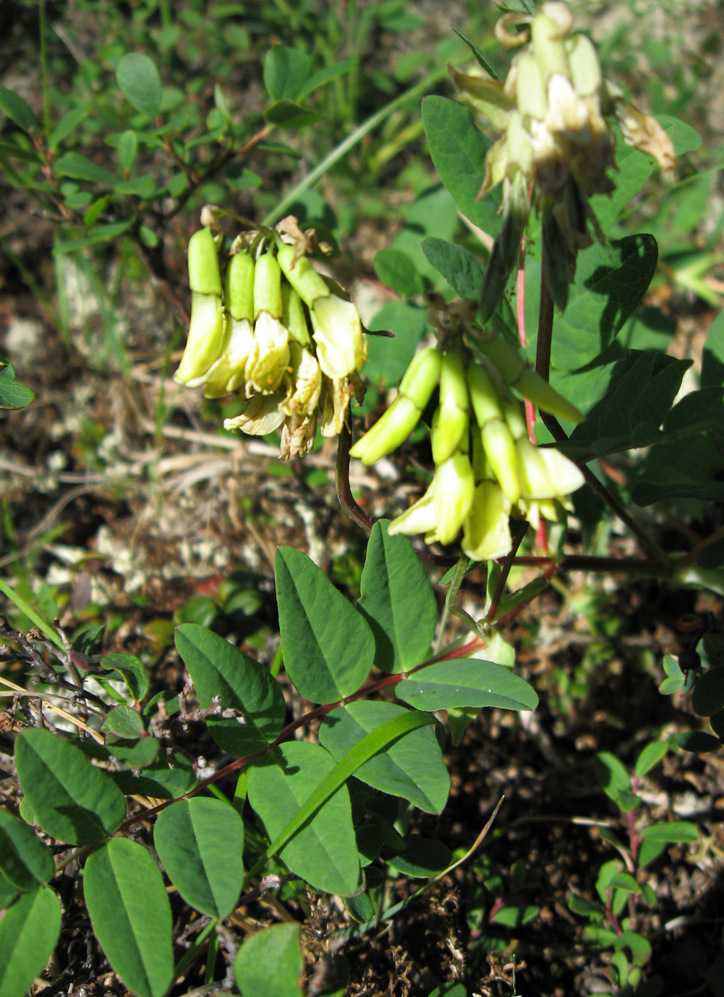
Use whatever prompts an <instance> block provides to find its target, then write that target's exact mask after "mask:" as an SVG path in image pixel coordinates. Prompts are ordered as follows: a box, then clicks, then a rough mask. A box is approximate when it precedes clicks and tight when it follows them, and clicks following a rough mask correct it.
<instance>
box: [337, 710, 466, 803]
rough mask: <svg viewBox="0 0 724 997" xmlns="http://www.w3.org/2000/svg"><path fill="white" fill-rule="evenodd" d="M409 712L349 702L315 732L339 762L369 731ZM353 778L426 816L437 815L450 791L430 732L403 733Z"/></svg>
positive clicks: (435, 742) (362, 767) (414, 731)
mask: <svg viewBox="0 0 724 997" xmlns="http://www.w3.org/2000/svg"><path fill="white" fill-rule="evenodd" d="M407 712H408V710H407V709H406V708H405V707H402V706H398V705H396V704H395V703H385V702H372V701H367V702H358V703H349V704H348V705H347V706H343V707H340V708H339V709H336V710H332V712H331V713H329V714H328V715H327V716H326V717H325V720H324V723H323V724H322V726H321V727H320V729H319V740H320V743H321V744H322V746H323V747H324V748H326V749H327V750H328V751H329V752H330V754H331V755H332V756H333V757H334V758H335V760H336V761H339V760H340V759H342V758H343V757H344V756H345V755H346V754H347V752H348V751H351V750H352V748H353V747H354V746H355V745H356V744H358V743H359V742H360V741H361V740H362V738H363V737H365V736H366V735H367V734H369V733H370V732H371V731H373V730H375V729H376V728H378V727H380V726H381V725H382V724H383V723H385V722H386V721H388V720H390V719H391V718H392V717H395V716H401V715H404V714H406V713H407ZM354 774H355V778H357V779H360V780H361V781H362V782H365V783H367V785H369V786H372V787H373V788H374V789H379V790H380V792H383V793H388V794H389V795H391V796H401V797H403V798H404V799H406V800H409V801H410V803H412V804H414V806H416V807H419V808H420V809H421V810H425V811H426V812H428V813H441V812H442V810H443V808H444V806H445V803H446V802H447V797H448V793H449V791H450V777H449V775H448V773H447V769H446V768H445V762H444V761H443V757H442V751H441V749H440V745H439V743H438V740H437V738H436V736H435V732H434V731H433V730H432V728H430V727H426V728H420V729H418V730H413V731H411V732H410V733H409V734H405V735H404V737H401V738H399V739H398V740H397V741H395V742H394V743H393V744H391V745H390V746H389V747H388V748H387V749H386V750H385V751H381V752H379V753H378V754H376V755H375V756H374V757H372V758H370V760H369V761H367V762H365V763H364V764H363V765H361V766H360V767H359V768H358V769H357V770H356V771H355V773H354Z"/></svg>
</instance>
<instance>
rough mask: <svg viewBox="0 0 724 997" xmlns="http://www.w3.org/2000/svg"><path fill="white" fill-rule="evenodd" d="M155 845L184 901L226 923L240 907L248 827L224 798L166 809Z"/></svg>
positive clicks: (200, 799)
mask: <svg viewBox="0 0 724 997" xmlns="http://www.w3.org/2000/svg"><path fill="white" fill-rule="evenodd" d="M153 843H154V845H155V846H156V851H157V852H158V857H159V858H160V859H161V861H162V862H163V865H164V868H165V869H166V872H167V873H168V875H169V878H170V879H171V882H172V883H173V884H174V885H175V886H176V887H177V888H178V891H179V893H180V894H181V896H182V897H183V898H184V900H185V901H186V902H187V903H189V904H191V906H192V907H195V908H196V909H197V910H200V911H202V912H203V913H204V914H209V915H210V916H211V917H216V918H219V919H220V920H221V919H223V918H225V917H227V916H228V915H229V914H230V913H231V911H232V910H233V909H234V906H235V904H236V901H237V900H238V898H239V893H240V892H241V887H242V883H243V881H244V869H243V866H242V861H241V854H242V851H243V848H244V825H243V823H242V820H241V817H240V816H239V814H238V813H237V812H236V810H234V808H233V807H231V806H229V805H228V804H227V803H222V802H221V800H216V799H210V798H206V797H200V796H194V797H192V798H191V799H190V800H179V802H178V803H174V804H172V806H170V807H168V808H167V809H166V810H163V811H162V812H161V813H160V814H159V816H158V819H157V821H156V825H155V827H154V831H153Z"/></svg>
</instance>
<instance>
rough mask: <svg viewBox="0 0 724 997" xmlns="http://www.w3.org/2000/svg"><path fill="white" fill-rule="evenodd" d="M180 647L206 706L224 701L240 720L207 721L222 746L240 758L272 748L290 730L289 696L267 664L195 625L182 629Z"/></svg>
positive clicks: (220, 718) (199, 695)
mask: <svg viewBox="0 0 724 997" xmlns="http://www.w3.org/2000/svg"><path fill="white" fill-rule="evenodd" d="M175 639H176V648H177V650H178V652H179V654H180V655H181V657H182V658H183V660H184V664H185V665H186V667H187V668H188V670H189V674H190V675H191V678H192V679H193V682H194V686H195V688H196V693H197V695H198V697H199V702H200V703H201V705H202V707H204V708H205V709H207V708H208V707H210V706H211V705H212V700H213V699H214V697H217V698H218V702H219V704H220V706H221V707H222V708H224V709H232V710H235V711H236V712H237V713H238V714H239V716H238V717H221V716H219V717H214V716H210V717H208V718H207V721H206V722H207V724H208V727H209V731H210V733H211V735H212V737H213V738H214V740H215V741H216V743H217V744H218V745H219V746H220V747H222V748H223V749H224V751H228V752H229V753H230V754H235V755H248V754H253V753H255V752H257V751H261V750H262V749H264V748H266V747H267V746H268V745H269V744H271V742H272V741H274V740H275V739H276V737H277V735H278V734H279V732H280V731H281V729H282V727H283V725H284V714H285V706H284V697H283V696H282V692H281V689H280V688H279V684H278V682H277V681H276V680H275V679H274V678H273V677H272V676H271V675H270V674H269V671H268V669H266V668H265V667H264V665H262V664H260V663H259V662H258V661H255V660H254V658H250V657H249V656H248V655H246V654H244V653H243V652H242V651H240V650H239V649H238V647H234V645H233V644H230V643H229V642H228V641H226V640H224V638H223V637H220V636H219V635H218V634H215V633H214V632H213V631H212V630H207V629H206V628H205V627H200V626H198V625H197V624H195V623H184V624H182V625H181V626H180V627H177V629H176V638H175Z"/></svg>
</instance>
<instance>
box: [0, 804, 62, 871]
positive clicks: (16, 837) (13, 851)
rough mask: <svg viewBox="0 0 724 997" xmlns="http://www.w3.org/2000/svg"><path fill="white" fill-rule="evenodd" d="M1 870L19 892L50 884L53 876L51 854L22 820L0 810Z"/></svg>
mask: <svg viewBox="0 0 724 997" xmlns="http://www.w3.org/2000/svg"><path fill="white" fill-rule="evenodd" d="M0 870H1V871H2V872H3V873H4V874H5V876H6V877H7V878H8V880H9V881H10V882H11V883H12V884H13V885H14V886H16V887H17V888H18V889H19V890H32V889H34V888H35V887H36V886H38V885H39V884H41V883H47V882H49V881H50V880H51V879H52V877H53V874H54V873H55V863H54V862H53V854H52V852H51V851H50V849H49V848H47V847H46V846H45V845H44V844H43V842H42V841H41V840H40V838H39V837H38V836H37V834H36V833H35V831H33V829H32V827H29V826H28V825H27V824H26V823H25V821H22V820H18V818H17V817H14V816H13V815H12V814H11V813H8V811H7V810H0Z"/></svg>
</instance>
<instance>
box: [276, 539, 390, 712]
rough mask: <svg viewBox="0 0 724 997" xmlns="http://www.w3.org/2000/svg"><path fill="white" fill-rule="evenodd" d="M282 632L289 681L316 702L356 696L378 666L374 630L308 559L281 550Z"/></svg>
mask: <svg viewBox="0 0 724 997" xmlns="http://www.w3.org/2000/svg"><path fill="white" fill-rule="evenodd" d="M274 577H275V579H276V589H277V603H278V605H279V630H280V633H281V638H282V652H283V657H284V666H285V668H286V670H287V674H288V675H289V678H290V679H291V680H292V682H293V683H294V685H295V686H296V687H297V689H298V690H299V692H300V693H301V695H302V696H304V698H305V699H308V700H309V701H310V702H312V703H333V702H335V700H337V699H342V698H343V697H345V696H349V695H350V694H351V693H353V692H356V691H357V690H358V689H359V687H360V686H361V684H362V682H363V681H364V679H365V678H366V676H367V674H368V673H369V670H370V667H371V666H372V663H373V661H374V655H375V639H374V637H373V635H372V631H371V630H370V627H369V625H368V623H367V621H366V620H365V619H364V618H363V616H362V614H361V613H359V612H358V611H357V610H356V609H355V608H354V606H352V605H351V604H350V603H349V602H348V601H347V600H346V599H345V597H344V596H343V595H342V593H341V592H339V591H338V590H337V589H336V588H335V587H334V585H333V584H332V583H331V582H330V581H329V579H328V578H327V577H326V575H325V574H324V572H323V571H321V570H320V569H319V568H318V567H317V565H316V564H315V563H314V561H312V560H311V559H310V558H309V557H307V555H306V554H302V553H301V551H298V550H295V549H294V548H293V547H280V548H279V549H278V550H277V553H276V559H275V561H274Z"/></svg>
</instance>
